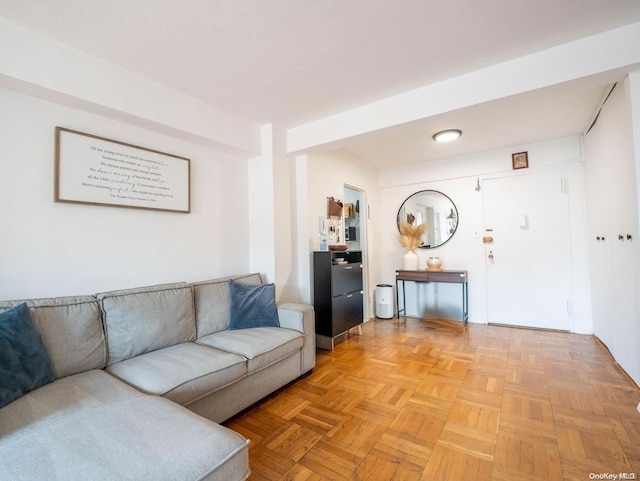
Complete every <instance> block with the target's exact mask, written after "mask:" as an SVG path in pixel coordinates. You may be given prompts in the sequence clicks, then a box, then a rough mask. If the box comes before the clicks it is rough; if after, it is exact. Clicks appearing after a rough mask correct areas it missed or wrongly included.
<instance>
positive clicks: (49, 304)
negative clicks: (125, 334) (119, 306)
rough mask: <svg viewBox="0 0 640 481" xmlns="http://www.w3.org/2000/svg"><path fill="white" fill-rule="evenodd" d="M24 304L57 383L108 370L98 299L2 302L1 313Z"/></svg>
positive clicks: (61, 298)
mask: <svg viewBox="0 0 640 481" xmlns="http://www.w3.org/2000/svg"><path fill="white" fill-rule="evenodd" d="M22 302H26V304H27V306H28V307H29V311H30V312H31V318H32V319H33V322H34V324H35V325H36V328H37V329H38V332H40V336H41V337H42V342H43V343H44V346H45V348H46V350H47V353H48V354H49V359H50V360H51V370H52V371H53V375H54V377H55V378H56V379H57V378H60V377H65V376H70V375H71V374H77V373H80V372H84V371H90V370H91V369H102V368H103V367H105V365H106V360H107V352H106V344H105V339H104V332H103V328H102V319H101V314H100V305H99V303H98V300H97V299H96V298H95V297H94V296H76V297H56V298H51V299H31V300H27V301H2V302H0V311H5V310H7V309H9V308H11V307H13V306H17V305H18V304H21V303H22Z"/></svg>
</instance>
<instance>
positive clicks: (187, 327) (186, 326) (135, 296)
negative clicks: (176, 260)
mask: <svg viewBox="0 0 640 481" xmlns="http://www.w3.org/2000/svg"><path fill="white" fill-rule="evenodd" d="M97 296H98V299H99V300H100V304H101V306H102V313H103V317H104V325H105V330H106V334H107V352H108V360H107V365H108V366H110V365H112V364H115V363H116V362H119V361H123V360H125V359H129V358H131V357H135V356H137V355H140V354H143V353H145V352H151V351H156V350H158V349H162V348H163V347H168V346H173V345H174V344H180V343H182V342H188V341H193V340H194V339H195V335H196V326H195V315H194V308H193V293H192V289H191V286H189V285H188V284H186V283H184V282H182V283H178V284H163V285H158V286H149V287H140V288H136V289H126V290H120V291H111V292H103V293H100V294H98V295H97Z"/></svg>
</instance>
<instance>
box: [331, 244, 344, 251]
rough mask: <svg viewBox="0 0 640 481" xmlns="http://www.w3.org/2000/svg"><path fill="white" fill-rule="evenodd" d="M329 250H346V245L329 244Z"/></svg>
mask: <svg viewBox="0 0 640 481" xmlns="http://www.w3.org/2000/svg"><path fill="white" fill-rule="evenodd" d="M329 250H330V251H346V250H347V246H345V245H332V246H329Z"/></svg>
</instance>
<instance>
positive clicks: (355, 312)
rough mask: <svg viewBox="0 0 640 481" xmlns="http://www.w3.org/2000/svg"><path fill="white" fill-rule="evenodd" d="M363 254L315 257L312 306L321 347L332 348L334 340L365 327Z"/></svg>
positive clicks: (340, 253)
mask: <svg viewBox="0 0 640 481" xmlns="http://www.w3.org/2000/svg"><path fill="white" fill-rule="evenodd" d="M362 285H363V283H362V252H360V251H345V252H331V251H318V252H314V253H313V306H314V309H315V316H316V340H317V344H318V347H320V348H323V349H332V348H333V338H335V337H336V336H339V335H340V334H344V333H345V332H347V331H348V330H349V329H351V328H352V327H356V326H358V325H360V324H362V315H363V306H364V304H363V300H364V291H363V287H362Z"/></svg>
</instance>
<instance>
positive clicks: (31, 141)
mask: <svg viewBox="0 0 640 481" xmlns="http://www.w3.org/2000/svg"><path fill="white" fill-rule="evenodd" d="M0 105H2V108H0V132H2V142H1V143H0V211H1V218H2V219H3V226H2V235H0V266H2V267H1V269H0V299H16V298H29V297H47V296H58V295H75V294H89V293H95V292H98V291H102V290H108V289H117V288H126V287H134V286H140V285H147V284H155V283H162V282H173V281H180V280H186V281H191V280H200V279H207V278H211V277H218V276H223V275H228V274H237V273H243V272H247V271H248V270H249V257H248V255H247V252H248V249H249V244H248V222H247V218H246V216H245V215H244V214H243V213H244V212H246V211H247V208H248V205H247V198H248V194H247V161H246V159H245V158H242V157H239V156H237V155H231V154H228V153H222V152H219V151H216V150H213V149H211V148H207V147H203V146H202V145H196V144H193V143H190V142H187V141H184V140H180V139H176V138H174V137H171V136H168V135H163V134H159V133H155V132H151V131H149V130H145V129H142V128H139V127H134V126H131V125H129V124H126V123H122V122H117V121H113V120H108V119H106V118H104V117H101V116H97V115H93V114H90V113H86V112H83V111H80V110H75V109H73V108H69V107H64V106H61V105H59V104H55V103H51V102H47V101H44V100H40V99H38V98H35V97H30V96H26V95H23V94H20V93H16V92H14V91H9V90H3V89H0ZM55 126H62V127H67V128H71V129H75V130H79V131H82V132H86V133H91V134H95V135H99V136H103V137H107V138H110V139H114V140H118V141H123V142H128V143H131V144H134V145H139V146H142V147H147V148H152V149H156V150H159V151H163V152H167V153H171V154H175V155H179V156H184V157H187V158H190V159H191V210H192V212H191V213H190V214H178V213H167V212H158V211H150V210H137V209H121V208H113V207H99V206H87V205H78V204H63V203H54V202H53V172H54V127H55Z"/></svg>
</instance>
